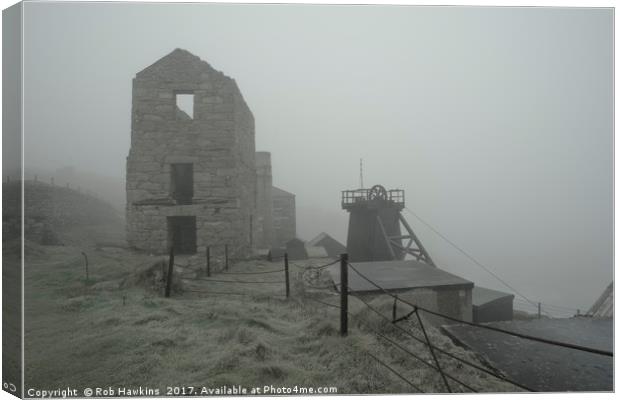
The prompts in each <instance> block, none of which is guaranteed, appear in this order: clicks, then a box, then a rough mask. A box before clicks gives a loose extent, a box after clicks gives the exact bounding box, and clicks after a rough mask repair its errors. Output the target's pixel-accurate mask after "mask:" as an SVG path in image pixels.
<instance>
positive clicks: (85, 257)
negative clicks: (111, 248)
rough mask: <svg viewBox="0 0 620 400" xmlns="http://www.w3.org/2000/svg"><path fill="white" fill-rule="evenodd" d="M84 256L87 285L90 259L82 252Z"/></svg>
mask: <svg viewBox="0 0 620 400" xmlns="http://www.w3.org/2000/svg"><path fill="white" fill-rule="evenodd" d="M82 255H83V256H84V268H85V269H86V283H88V257H87V256H86V253H84V252H82Z"/></svg>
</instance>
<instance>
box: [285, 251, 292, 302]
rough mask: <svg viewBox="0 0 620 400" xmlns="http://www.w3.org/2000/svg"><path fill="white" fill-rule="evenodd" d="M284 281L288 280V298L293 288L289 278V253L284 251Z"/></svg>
mask: <svg viewBox="0 0 620 400" xmlns="http://www.w3.org/2000/svg"><path fill="white" fill-rule="evenodd" d="M284 281H285V282H286V298H287V299H288V298H289V296H290V294H291V288H290V285H289V280H288V253H284Z"/></svg>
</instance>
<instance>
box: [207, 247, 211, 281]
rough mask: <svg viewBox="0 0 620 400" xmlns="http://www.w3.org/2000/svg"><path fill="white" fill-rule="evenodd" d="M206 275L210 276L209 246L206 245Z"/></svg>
mask: <svg viewBox="0 0 620 400" xmlns="http://www.w3.org/2000/svg"><path fill="white" fill-rule="evenodd" d="M207 276H211V247H209V246H207Z"/></svg>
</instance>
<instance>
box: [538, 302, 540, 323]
mask: <svg viewBox="0 0 620 400" xmlns="http://www.w3.org/2000/svg"><path fill="white" fill-rule="evenodd" d="M538 319H540V302H538Z"/></svg>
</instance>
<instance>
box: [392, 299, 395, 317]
mask: <svg viewBox="0 0 620 400" xmlns="http://www.w3.org/2000/svg"><path fill="white" fill-rule="evenodd" d="M395 322H396V296H394V304H392V323H395Z"/></svg>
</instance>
